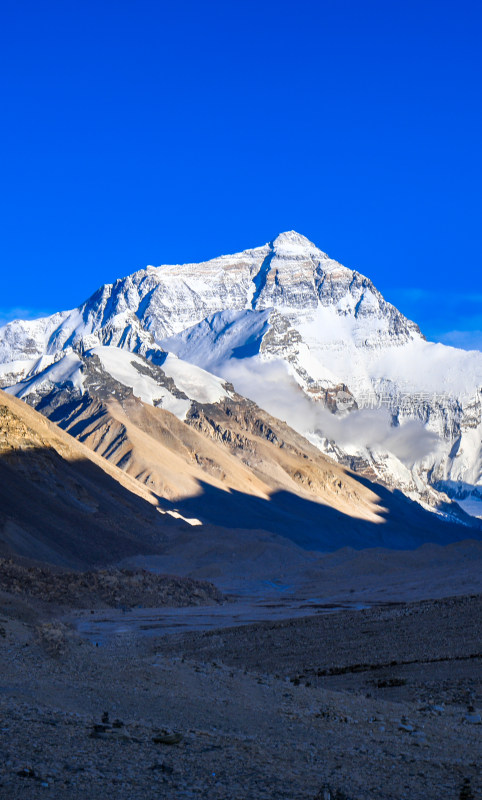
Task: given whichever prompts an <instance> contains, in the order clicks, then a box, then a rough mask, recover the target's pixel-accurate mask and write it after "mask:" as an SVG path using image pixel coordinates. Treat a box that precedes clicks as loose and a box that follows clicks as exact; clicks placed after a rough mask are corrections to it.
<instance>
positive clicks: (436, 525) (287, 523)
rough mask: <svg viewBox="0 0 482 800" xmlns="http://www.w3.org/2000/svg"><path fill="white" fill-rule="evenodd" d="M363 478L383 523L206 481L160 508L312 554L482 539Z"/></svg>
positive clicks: (478, 531) (477, 529)
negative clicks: (264, 535) (265, 535)
mask: <svg viewBox="0 0 482 800" xmlns="http://www.w3.org/2000/svg"><path fill="white" fill-rule="evenodd" d="M357 479H358V480H360V482H361V483H363V484H364V485H365V486H367V487H368V488H369V489H371V490H372V491H373V492H375V493H376V494H377V495H378V496H379V498H380V505H381V506H383V507H384V510H383V511H381V512H380V521H379V522H370V521H367V520H363V519H357V518H354V517H351V516H348V515H347V514H343V513H342V512H341V511H339V510H337V509H335V508H332V507H330V506H328V505H323V504H321V503H318V502H315V501H311V500H309V499H307V498H306V497H302V496H300V495H296V494H293V493H290V492H288V491H275V492H273V494H272V495H271V497H270V499H269V500H264V499H263V498H260V497H255V496H253V495H247V494H245V493H243V492H237V491H233V490H231V491H222V490H220V489H217V488H216V487H214V486H212V485H210V484H208V483H204V482H201V483H200V488H201V490H202V491H201V493H200V494H199V495H197V496H195V497H187V498H185V499H182V500H179V501H177V502H176V503H171V502H169V501H166V500H164V499H162V498H159V505H160V507H161V508H163V509H172V510H177V511H179V512H180V513H181V514H182V515H183V516H185V517H188V518H189V517H195V518H198V519H200V520H201V521H202V522H203V523H209V524H211V525H216V526H220V527H223V528H231V529H233V528H238V529H245V530H263V531H267V532H269V533H273V534H277V535H279V536H283V537H285V538H287V539H289V540H291V541H292V542H293V543H294V544H296V545H297V546H298V547H302V548H304V549H308V550H318V551H332V550H337V549H338V548H340V547H346V546H349V547H353V548H355V549H363V548H366V547H385V548H391V549H399V550H404V549H412V548H416V547H419V546H420V545H422V544H424V543H425V542H435V543H437V544H448V543H449V542H455V541H461V540H463V539H467V538H482V526H481V525H480V524H478V523H477V521H475V526H470V527H469V526H465V525H461V524H460V525H458V524H455V523H453V522H446V521H444V520H442V519H440V518H439V517H437V516H436V515H435V514H433V513H431V512H429V511H425V510H424V509H423V508H421V506H420V505H419V504H418V503H415V502H414V501H412V500H410V499H408V498H407V497H405V495H404V494H402V492H399V491H390V490H389V489H386V488H385V487H383V486H380V485H379V484H375V483H372V482H371V481H369V480H368V479H366V478H360V476H357ZM468 519H470V518H468Z"/></svg>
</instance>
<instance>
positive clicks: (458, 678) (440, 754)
mask: <svg viewBox="0 0 482 800" xmlns="http://www.w3.org/2000/svg"><path fill="white" fill-rule="evenodd" d="M33 603H34V601H33V600H32V598H30V599H29V600H28V602H27V601H26V600H22V599H21V598H19V597H13V598H11V599H10V601H8V596H7V595H4V596H3V597H2V602H1V603H0V661H1V666H0V670H1V684H0V797H1V798H9V799H10V798H11V799H12V800H16V799H17V798H18V799H20V798H22V800H27V799H28V800H35V798H37V797H39V798H40V797H42V798H44V797H49V796H50V797H52V798H55V799H56V800H57V798H59V800H62V799H63V798H69V799H70V798H79V800H80V798H82V800H94V799H95V800H98V798H101V797H115V798H125V800H138V799H139V800H141V798H142V800H154V798H156V800H157V798H173V800H174V799H176V798H179V799H180V800H184V799H185V798H186V799H187V798H196V799H197V798H199V799H201V798H204V799H205V800H261V798H266V799H268V798H269V799H270V800H275V799H277V798H280V799H281V798H284V799H285V800H315V798H316V799H317V800H334V798H338V800H342V799H343V798H349V799H350V800H422V798H423V800H444V799H445V798H447V800H469V798H480V797H482V780H481V774H482V773H481V770H480V764H481V754H482V753H481V742H482V725H481V707H482V671H481V663H482V652H481V651H482V647H481V642H482V635H481V624H482V596H481V595H474V596H463V597H457V598H452V599H450V598H449V599H445V600H436V601H423V602H419V603H408V604H403V603H399V604H393V605H385V606H380V607H376V608H370V609H365V610H360V611H355V610H352V611H350V610H348V611H347V610H342V611H338V612H335V613H332V614H316V613H313V609H311V616H310V617H304V618H298V619H291V620H289V619H288V620H282V621H268V622H260V623H256V624H252V625H247V626H239V627H236V628H224V629H222V628H220V629H218V630H210V631H206V632H188V633H183V634H173V635H167V636H159V635H157V633H156V635H154V636H152V635H151V636H146V635H144V634H143V632H142V630H139V629H135V630H134V629H132V630H129V625H128V624H126V626H125V628H124V630H123V632H122V633H118V634H115V635H111V636H109V637H107V638H106V639H105V640H104V641H103V642H102V644H101V646H95V644H93V643H92V642H91V641H88V640H87V639H85V638H82V637H80V636H79V634H78V633H77V632H76V631H75V629H74V628H72V627H71V626H70V624H68V622H65V621H64V622H60V621H58V619H55V618H53V617H52V616H51V617H50V619H47V618H46V617H45V612H44V611H42V613H41V614H40V612H39V611H38V609H37V608H36V607H35V605H33ZM56 613H57V614H58V613H60V610H57V612H56ZM84 613H85V612H84ZM182 613H183V614H184V613H185V614H186V615H189V614H190V613H192V612H191V611H190V609H189V608H186V609H183V611H182ZM42 615H43V616H42ZM64 615H65V609H64Z"/></svg>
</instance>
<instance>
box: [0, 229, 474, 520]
mask: <svg viewBox="0 0 482 800" xmlns="http://www.w3.org/2000/svg"><path fill="white" fill-rule="evenodd" d="M108 347H110V348H112V347H116V348H121V349H124V350H127V351H130V352H132V353H134V354H136V355H137V356H139V357H140V358H142V357H143V358H146V359H147V360H148V361H151V362H152V363H154V364H156V363H157V364H162V361H163V360H164V359H165V354H166V352H168V353H172V354H174V355H175V356H177V357H178V358H179V359H180V360H181V362H182V363H187V364H189V363H191V364H194V365H196V366H197V367H200V368H201V369H203V370H205V371H207V372H210V373H213V374H214V375H217V376H219V377H220V378H221V379H225V380H229V381H231V382H232V383H233V384H234V387H235V389H237V391H239V392H240V393H241V394H245V395H247V396H251V397H252V398H253V399H254V400H256V402H257V403H258V404H259V405H261V406H264V407H265V408H266V410H267V411H269V412H270V413H272V414H274V415H275V416H281V418H283V419H286V420H287V421H288V422H289V423H290V424H292V425H293V427H296V428H297V429H298V430H300V432H302V433H304V434H305V435H307V436H308V437H309V438H310V439H311V441H312V442H314V443H316V444H317V446H318V447H320V449H322V450H324V451H325V452H326V453H328V454H330V455H331V456H332V457H335V458H336V459H338V460H340V461H342V462H343V463H344V464H346V465H348V466H350V467H351V468H360V465H362V468H363V469H366V470H370V471H371V473H372V474H373V473H374V475H375V477H376V478H377V479H379V480H382V481H384V482H385V483H388V484H389V485H392V486H397V487H399V488H402V489H403V491H405V492H406V493H407V494H409V495H410V496H412V497H414V498H416V499H419V500H420V499H422V502H429V504H432V505H436V500H435V501H434V500H433V497H434V496H435V495H436V490H437V489H443V490H444V491H447V492H449V493H451V494H452V495H453V496H456V497H457V498H458V500H459V501H460V502H461V504H464V503H465V504H466V508H467V509H469V507H470V510H471V511H474V509H475V511H476V513H478V514H479V513H481V512H479V511H477V509H478V508H479V507H480V506H482V502H480V506H479V497H482V446H481V438H482V411H481V405H482V353H479V352H477V351H472V352H467V351H461V350H456V349H454V348H449V347H445V346H444V345H441V344H436V343H433V342H427V341H426V340H425V338H424V337H423V335H422V334H421V332H420V329H419V328H418V326H417V325H416V324H415V323H414V322H412V321H410V320H408V319H407V318H406V317H405V316H404V315H403V314H401V313H400V312H399V311H398V310H397V309H396V308H395V307H394V306H393V305H392V304H390V303H389V302H387V301H386V300H385V299H384V298H383V296H382V295H381V294H380V292H379V291H378V290H377V289H376V287H375V286H374V285H373V283H372V282H371V280H370V279H369V278H367V277H365V276H363V275H361V274H360V273H359V272H357V271H355V270H351V269H348V268H347V267H344V266H343V265H341V264H339V263H338V262H337V261H335V260H333V259H331V258H330V257H329V256H328V255H327V254H326V253H324V252H323V251H322V250H320V249H319V248H318V247H316V245H315V244H313V243H312V242H310V241H309V240H308V239H307V238H306V237H304V236H302V235H301V234H299V233H297V232H295V231H286V232H283V233H280V234H279V235H278V236H277V237H276V238H275V239H273V240H272V241H271V242H269V243H267V244H265V245H263V246H261V247H256V248H254V249H248V250H245V251H243V252H241V253H236V254H234V255H224V256H220V257H218V258H214V259H211V260H209V261H205V262H202V263H199V264H183V265H179V264H178V265H165V266H160V267H147V268H146V269H141V270H138V271H136V272H134V273H132V274H131V275H129V276H127V277H125V278H121V279H119V280H117V281H115V283H112V284H105V285H103V286H101V287H100V288H99V289H98V290H97V291H96V292H95V293H94V294H93V295H92V296H91V297H90V298H89V299H88V300H86V301H85V302H84V303H83V304H82V305H80V306H79V307H78V308H77V309H74V310H71V311H64V312H59V313H57V314H54V315H52V316H50V317H45V318H43V319H38V320H32V321H22V320H15V321H13V322H10V323H8V324H7V325H5V326H4V327H3V328H0V380H1V385H3V386H8V385H10V386H11V387H12V389H11V391H15V386H16V385H18V386H19V389H18V391H19V392H20V391H21V389H20V385H22V386H23V387H25V380H26V379H28V380H31V379H32V378H33V377H35V376H36V375H40V374H41V373H42V371H43V370H44V369H46V368H47V369H48V368H49V367H50V363H48V362H49V361H50V362H54V361H56V360H58V359H59V358H60V357H61V355H62V354H63V353H64V352H66V351H70V349H71V348H73V350H74V351H78V352H80V353H82V352H88V351H93V352H95V350H96V348H108ZM99 352H101V351H99ZM22 382H23V383H22ZM283 394H284V395H285V397H286V398H288V397H289V398H290V402H289V403H287V402H283V401H282V395H283ZM305 403H306V404H307V405H306V407H305V405H304V404H305ZM313 409H314V411H313ZM326 410H328V411H329V412H330V417H336V418H339V420H340V425H339V428H337V427H336V425H333V424H332V423H331V422H330V419H329V418H327V417H326V416H324V412H325V411H326ZM362 412H363V413H362ZM376 413H379V414H380V415H384V416H383V419H384V421H383V425H382V426H381V427H383V431H384V432H383V435H382V434H381V433H380V432H379V431H377V430H375V429H376V428H377V424H376V423H375V422H373V420H374V419H375V417H374V416H373V417H372V418H370V421H369V420H368V415H369V414H376ZM344 417H347V418H348V419H349V420H350V421H351V422H350V425H349V424H348V423H345V424H344V425H342V424H341V420H342V419H343V418H344ZM381 418H382V417H381V416H380V419H381ZM387 420H388V422H387ZM408 423H410V425H412V426H413V425H418V426H419V429H418V430H419V434H420V437H423V436H425V435H426V434H427V433H429V434H431V435H432V436H433V438H432V440H430V441H431V445H430V447H431V449H430V448H429V447H428V446H427V452H424V453H423V454H422V455H420V454H419V453H418V452H417V454H416V455H417V456H418V458H416V459H415V461H416V462H417V463H416V464H411V465H410V467H409V468H408V467H407V463H408V462H409V461H410V459H408V461H407V459H406V458H405V460H403V459H402V462H403V463H402V462H400V457H399V454H400V452H402V451H403V452H405V451H406V450H407V447H409V445H407V447H405V448H403V447H402V448H401V450H400V448H399V451H397V452H398V453H399V454H398V455H397V452H395V453H394V452H393V450H390V448H395V450H396V447H395V437H394V434H393V431H392V432H391V433H390V432H388V433H387V428H390V427H391V428H392V429H393V428H394V429H395V430H396V432H397V434H398V435H399V438H400V437H401V438H403V435H404V432H408V427H407V424H408ZM378 427H380V425H379V426H378ZM364 429H366V430H368V429H370V431H371V434H370V436H368V435H367V436H365V438H364V435H361V434H360V430H364ZM347 431H351V432H349V433H347ZM415 438H416V436H415ZM435 439H437V440H438V442H437V443H435ZM408 441H409V442H410V441H414V439H413V438H412V440H410V439H409V438H408ZM427 442H429V439H427ZM410 446H411V445H410ZM415 449H416V448H415ZM412 460H413V459H412ZM430 497H431V498H432V499H430Z"/></svg>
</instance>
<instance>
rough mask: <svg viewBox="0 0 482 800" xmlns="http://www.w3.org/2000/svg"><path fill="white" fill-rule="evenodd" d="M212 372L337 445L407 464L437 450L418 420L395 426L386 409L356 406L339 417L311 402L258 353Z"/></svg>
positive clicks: (275, 413) (299, 427)
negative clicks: (375, 452) (387, 454)
mask: <svg viewBox="0 0 482 800" xmlns="http://www.w3.org/2000/svg"><path fill="white" fill-rule="evenodd" d="M215 371H216V373H217V374H218V375H220V376H221V377H223V378H225V379H226V380H229V381H230V382H231V383H232V384H233V386H234V388H235V389H236V391H237V392H239V394H242V395H244V396H245V397H249V398H250V399H251V400H254V402H255V403H257V404H258V405H259V406H261V408H264V409H265V410H266V411H268V412H269V413H270V414H273V416H276V417H278V418H279V419H282V420H285V421H286V422H287V423H288V425H290V426H291V427H292V428H294V429H295V430H297V431H298V432H299V433H303V434H307V433H318V434H319V435H321V436H323V437H324V438H326V439H329V440H331V441H334V442H336V444H338V445H340V446H342V447H344V446H345V447H346V446H351V447H356V448H367V449H369V450H378V451H382V452H390V453H393V455H395V456H396V457H397V458H399V459H400V461H401V462H402V463H404V464H405V465H406V466H412V465H413V464H414V463H415V462H416V461H419V460H420V459H422V458H424V456H427V455H429V454H430V453H432V452H433V451H434V450H436V449H437V447H438V444H439V439H438V436H437V435H436V434H435V433H432V432H431V431H428V430H427V429H426V428H425V427H424V426H423V425H422V423H421V422H417V421H415V420H409V421H406V422H404V423H403V424H401V425H399V426H396V427H394V426H393V425H392V424H391V417H390V414H389V413H388V411H386V410H385V409H361V410H358V411H352V412H350V413H349V414H347V415H345V416H343V417H339V416H336V415H334V414H331V413H330V412H329V411H328V410H327V409H326V408H324V407H323V406H321V405H320V404H319V403H315V402H314V401H312V400H310V399H309V398H308V397H307V396H306V395H305V394H304V393H303V391H302V390H301V389H300V387H299V386H298V384H297V383H296V382H295V380H294V379H293V378H292V377H291V375H290V374H289V372H288V369H287V367H286V365H285V364H284V362H283V361H261V360H260V359H259V358H257V357H253V358H246V359H242V360H239V361H236V360H234V359H231V360H229V361H226V362H224V363H222V364H218V365H217V368H216V370H215Z"/></svg>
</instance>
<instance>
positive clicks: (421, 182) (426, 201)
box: [0, 0, 482, 348]
mask: <svg viewBox="0 0 482 800" xmlns="http://www.w3.org/2000/svg"><path fill="white" fill-rule="evenodd" d="M481 41H482V7H481V4H480V3H479V2H476V0H472V1H471V2H467V0H458V2H444V0H437V1H436V2H435V1H434V2H432V1H431V0H416V2H414V1H412V0H403V2H401V1H399V0H394V2H387V0H383V1H381V2H371V0H346V1H345V0H318V2H314V1H310V2H306V0H297V2H292V0H291V1H290V2H286V0H277V1H276V2H274V1H273V2H268V1H266V0H257V1H256V2H252V0H243V2H238V1H237V0H231V1H227V0H224V2H217V0H215V1H214V2H211V0H204V2H200V1H199V0H193V1H192V0H184V2H173V1H172V0H171V1H170V2H162V0H158V2H146V0H135V2H134V1H133V0H117V1H116V2H113V1H112V0H102V2H98V0H97V1H96V2H93V1H92V0H82V2H79V0H62V2H60V1H58V0H44V2H38V0H35V2H24V1H23V0H13V1H12V0H4V2H3V3H2V11H1V17H0V59H1V61H2V98H1V109H2V116H3V122H2V125H1V132H0V137H1V140H2V141H1V150H2V156H3V158H2V162H3V163H2V183H3V191H2V193H1V203H2V208H1V222H2V227H3V233H2V238H1V251H0V252H1V259H2V282H1V289H2V291H1V299H0V317H1V318H2V319H3V320H5V319H7V318H9V317H11V316H12V315H15V314H16V313H17V311H16V309H22V310H23V311H22V312H20V313H22V314H31V315H33V314H36V313H39V312H42V311H48V312H50V311H53V310H56V309H61V308H69V307H72V306H75V305H78V304H79V303H80V302H81V301H82V300H83V299H85V298H86V297H87V296H88V295H89V294H90V293H91V292H92V291H94V290H95V289H96V287H97V286H99V285H100V284H102V283H105V282H106V281H112V280H114V279H115V278H116V277H120V276H123V275H125V274H128V273H129V272H133V271H134V270H135V269H137V268H139V267H143V266H145V265H146V264H149V263H151V264H161V263H166V262H167V263H168V262H183V261H197V260H201V259H206V258H210V257H213V256H216V255H219V254H221V253H229V252H235V251H237V250H242V249H245V248H246V247H251V246H256V245H260V244H263V243H264V242H266V241H268V240H270V239H272V238H274V236H276V234H277V233H278V232H280V231H282V230H286V229H291V228H294V229H296V230H298V231H299V232H300V233H303V234H305V235H306V236H308V237H309V238H310V239H312V240H313V241H315V242H316V244H318V246H319V247H321V248H322V249H323V250H325V251H326V252H328V253H329V254H330V255H331V256H332V257H334V258H337V259H338V260H339V261H342V262H343V263H344V264H346V266H349V267H351V268H356V269H358V270H359V271H360V272H362V273H364V274H366V275H368V276H369V277H370V278H371V279H372V280H373V281H374V282H375V284H376V286H377V287H378V288H379V289H380V290H381V291H382V292H383V293H384V294H385V296H386V297H387V299H389V300H391V301H392V302H394V303H395V304H396V305H398V307H399V308H400V309H401V310H402V311H403V312H404V313H406V314H407V315H408V316H411V317H412V318H414V319H416V321H417V322H418V323H419V324H420V325H421V326H422V329H423V330H424V332H425V333H427V334H428V335H429V336H430V337H434V338H437V337H441V338H442V339H443V340H444V341H448V342H451V343H458V344H460V345H461V346H466V347H469V346H478V347H480V348H482V332H481V331H482V310H481V308H482V278H481V274H482V238H481V221H482V146H481V145H482V102H481V100H482V98H481V86H482V74H481V73H482V69H481V66H482V59H481V52H480V50H481V45H480V43H481ZM17 315H18V314H17Z"/></svg>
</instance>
